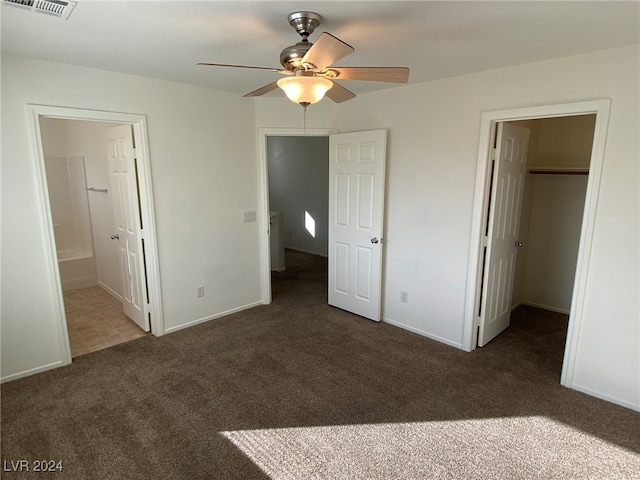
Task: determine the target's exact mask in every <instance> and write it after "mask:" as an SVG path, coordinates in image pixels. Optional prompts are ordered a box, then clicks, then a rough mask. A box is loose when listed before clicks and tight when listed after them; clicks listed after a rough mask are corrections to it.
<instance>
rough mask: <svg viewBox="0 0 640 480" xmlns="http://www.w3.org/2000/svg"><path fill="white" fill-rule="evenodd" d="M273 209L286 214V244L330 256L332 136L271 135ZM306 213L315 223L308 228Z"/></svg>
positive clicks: (270, 202) (268, 154)
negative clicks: (330, 140) (330, 151)
mask: <svg viewBox="0 0 640 480" xmlns="http://www.w3.org/2000/svg"><path fill="white" fill-rule="evenodd" d="M267 164H268V170H269V208H270V209H271V210H272V211H278V212H282V213H283V214H284V245H285V247H288V248H294V249H297V250H301V251H305V252H309V253H316V254H318V255H323V256H325V257H326V256H327V247H328V224H329V138H328V137H304V136H293V137H276V136H273V137H272V136H270V137H268V138H267ZM305 213H308V214H309V215H310V216H311V217H312V218H313V220H314V222H315V224H314V225H315V232H314V235H311V233H310V232H309V231H308V230H307V228H306V225H305V218H306V217H305Z"/></svg>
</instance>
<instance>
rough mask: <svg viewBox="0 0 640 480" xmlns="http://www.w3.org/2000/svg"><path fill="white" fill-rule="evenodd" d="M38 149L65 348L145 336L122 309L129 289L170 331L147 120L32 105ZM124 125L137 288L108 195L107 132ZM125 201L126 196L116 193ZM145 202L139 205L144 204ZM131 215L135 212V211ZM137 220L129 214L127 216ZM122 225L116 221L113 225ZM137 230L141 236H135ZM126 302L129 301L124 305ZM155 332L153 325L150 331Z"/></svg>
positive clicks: (77, 350)
mask: <svg viewBox="0 0 640 480" xmlns="http://www.w3.org/2000/svg"><path fill="white" fill-rule="evenodd" d="M30 110H31V112H32V114H33V120H34V122H33V125H34V134H35V136H34V139H35V144H34V148H36V149H37V153H38V157H39V161H38V162H37V166H38V168H39V170H40V178H41V188H42V191H43V193H44V198H43V207H44V211H43V218H44V220H45V221H46V223H47V224H48V232H49V236H48V238H47V241H48V243H49V245H50V246H51V249H50V251H51V254H52V255H51V257H52V268H51V273H52V278H51V283H52V285H54V287H55V288H56V290H57V292H58V299H59V307H60V308H59V312H60V316H59V318H60V325H59V332H60V343H61V347H62V348H63V351H65V350H66V351H67V352H68V354H67V356H66V357H67V359H66V361H65V363H69V362H71V358H72V357H75V356H78V355H82V354H85V353H89V352H91V351H95V350H98V349H102V348H106V347H108V346H112V345H115V344H117V343H121V342H124V341H129V340H131V339H133V338H138V337H139V336H143V335H145V334H146V332H145V331H144V329H140V328H138V327H137V326H136V325H135V324H134V323H133V322H131V321H130V320H129V319H128V318H127V317H126V316H125V314H124V312H123V300H125V302H126V301H127V297H129V298H130V297H131V295H130V294H129V293H128V292H133V291H134V289H135V288H137V289H138V291H137V296H138V297H139V298H140V301H139V305H140V309H141V313H142V315H144V319H145V321H146V324H147V325H149V326H148V327H147V328H146V330H147V331H149V330H151V331H152V333H153V334H154V335H155V336H159V335H162V334H163V333H164V328H163V322H162V309H161V298H160V289H159V266H158V260H157V246H156V236H155V221H154V216H153V197H152V194H151V176H150V165H149V156H148V147H147V138H146V122H145V119H144V117H141V116H139V115H130V114H124V113H111V112H99V111H90V110H78V109H69V108H63V107H46V106H37V105H32V106H30ZM115 128H118V129H122V128H125V129H127V130H128V131H129V132H130V136H131V140H132V142H133V141H134V140H135V143H136V144H137V145H135V147H136V148H135V149H133V146H132V152H134V154H133V155H132V157H131V158H132V159H133V162H132V167H133V168H131V171H132V177H131V178H130V179H129V183H130V185H129V186H132V189H131V188H130V190H131V194H132V195H134V196H135V198H136V200H137V202H136V208H135V211H136V212H137V213H136V214H135V215H133V216H135V217H136V218H135V222H134V223H135V230H138V231H139V232H138V238H139V239H140V240H139V242H138V245H137V246H136V248H138V249H139V258H138V260H139V262H140V264H141V265H143V269H142V270H141V273H140V275H139V279H138V280H140V282H139V283H140V285H139V286H138V287H135V286H134V285H132V282H131V275H129V278H127V276H126V275H123V274H122V270H121V269H120V268H119V267H120V266H121V265H123V264H124V263H125V262H126V261H130V260H131V259H130V258H124V259H122V258H120V257H121V256H122V255H121V252H120V251H119V250H118V246H117V245H118V241H117V237H118V235H117V233H118V232H117V230H116V229H115V228H114V227H119V226H120V221H119V219H117V218H116V217H117V215H114V209H113V204H114V202H113V201H112V200H113V198H110V196H111V194H112V192H114V193H116V194H117V192H118V191H119V190H120V191H122V190H123V189H124V187H123V188H119V187H118V185H115V190H114V183H113V181H112V177H113V172H112V171H111V170H113V169H112V168H111V166H112V165H111V166H110V163H111V164H113V162H109V157H110V156H109V155H108V151H110V150H108V148H107V146H108V142H107V139H108V138H109V134H108V132H110V131H113V130H114V129H115ZM117 196H118V197H120V198H121V197H122V195H117ZM138 205H139V207H138ZM130 212H133V210H130ZM129 216H131V215H129ZM114 220H116V221H114ZM134 233H135V232H134ZM125 304H126V303H125ZM149 327H150V328H149Z"/></svg>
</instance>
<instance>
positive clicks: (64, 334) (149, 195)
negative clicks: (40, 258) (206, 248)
mask: <svg viewBox="0 0 640 480" xmlns="http://www.w3.org/2000/svg"><path fill="white" fill-rule="evenodd" d="M27 111H28V118H29V129H30V135H29V137H30V142H31V148H32V152H33V155H32V156H33V159H34V163H35V168H36V171H37V173H38V175H37V178H38V184H39V185H38V188H37V191H38V196H39V198H38V202H39V204H40V211H41V212H42V215H41V217H40V218H41V219H42V222H43V231H44V235H45V238H44V241H45V245H46V252H45V257H46V260H47V265H48V268H47V276H48V280H49V282H50V285H52V286H53V288H54V291H55V300H54V301H55V302H56V306H55V307H56V317H57V321H56V326H57V336H58V338H57V340H58V346H59V349H60V353H61V362H62V364H63V365H68V364H69V363H71V348H70V345H69V333H68V330H67V321H66V314H65V310H64V302H63V297H62V283H61V281H60V273H59V269H58V262H57V254H56V245H55V238H54V234H53V221H52V219H51V208H50V205H49V192H48V188H47V177H46V171H45V166H44V153H43V149H42V135H41V132H40V121H39V119H40V117H48V118H57V119H63V120H83V121H97V122H107V123H113V124H130V125H132V126H133V132H134V138H135V140H136V154H137V157H138V179H139V188H140V210H141V215H142V220H143V223H144V225H145V233H144V239H145V262H146V266H147V289H148V295H149V305H148V308H149V312H151V331H152V333H153V334H154V335H155V336H161V335H163V334H164V319H163V314H162V297H161V290H160V265H159V261H158V249H157V241H156V224H155V214H154V204H153V192H152V183H151V162H150V157H149V141H148V137H147V122H146V117H145V116H144V115H136V114H129V113H120V112H106V111H100V110H86V109H78V108H69V107H57V106H48V105H35V104H28V105H27ZM105 148H106V147H105Z"/></svg>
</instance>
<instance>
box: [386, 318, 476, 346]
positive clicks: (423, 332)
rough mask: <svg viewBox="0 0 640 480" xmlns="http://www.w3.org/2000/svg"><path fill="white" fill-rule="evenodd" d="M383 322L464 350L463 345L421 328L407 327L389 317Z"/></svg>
mask: <svg viewBox="0 0 640 480" xmlns="http://www.w3.org/2000/svg"><path fill="white" fill-rule="evenodd" d="M382 321H383V322H385V323H389V324H391V325H395V326H396V327H400V328H402V329H404V330H408V331H410V332H413V333H417V334H418V335H422V336H423V337H427V338H430V339H431V340H435V341H436V342H440V343H444V344H445V345H449V346H450V347H456V348H459V349H460V350H464V348H463V347H462V343H459V342H452V341H451V340H449V339H448V338H444V337H440V336H438V335H434V334H432V333H429V332H425V331H424V330H420V329H419V328H415V327H412V326H409V325H405V324H404V323H401V322H397V321H395V320H392V319H391V318H389V317H383V318H382Z"/></svg>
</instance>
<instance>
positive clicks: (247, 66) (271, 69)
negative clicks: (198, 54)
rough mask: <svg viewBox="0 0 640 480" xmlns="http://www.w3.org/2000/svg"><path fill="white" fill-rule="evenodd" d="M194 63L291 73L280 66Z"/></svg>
mask: <svg viewBox="0 0 640 480" xmlns="http://www.w3.org/2000/svg"><path fill="white" fill-rule="evenodd" d="M196 65H205V66H209V67H232V68H251V69H253V70H269V71H271V72H278V73H287V74H288V73H291V72H290V71H289V70H283V69H281V68H272V67H253V66H250V65H229V64H228V63H204V62H200V63H197V64H196Z"/></svg>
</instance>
